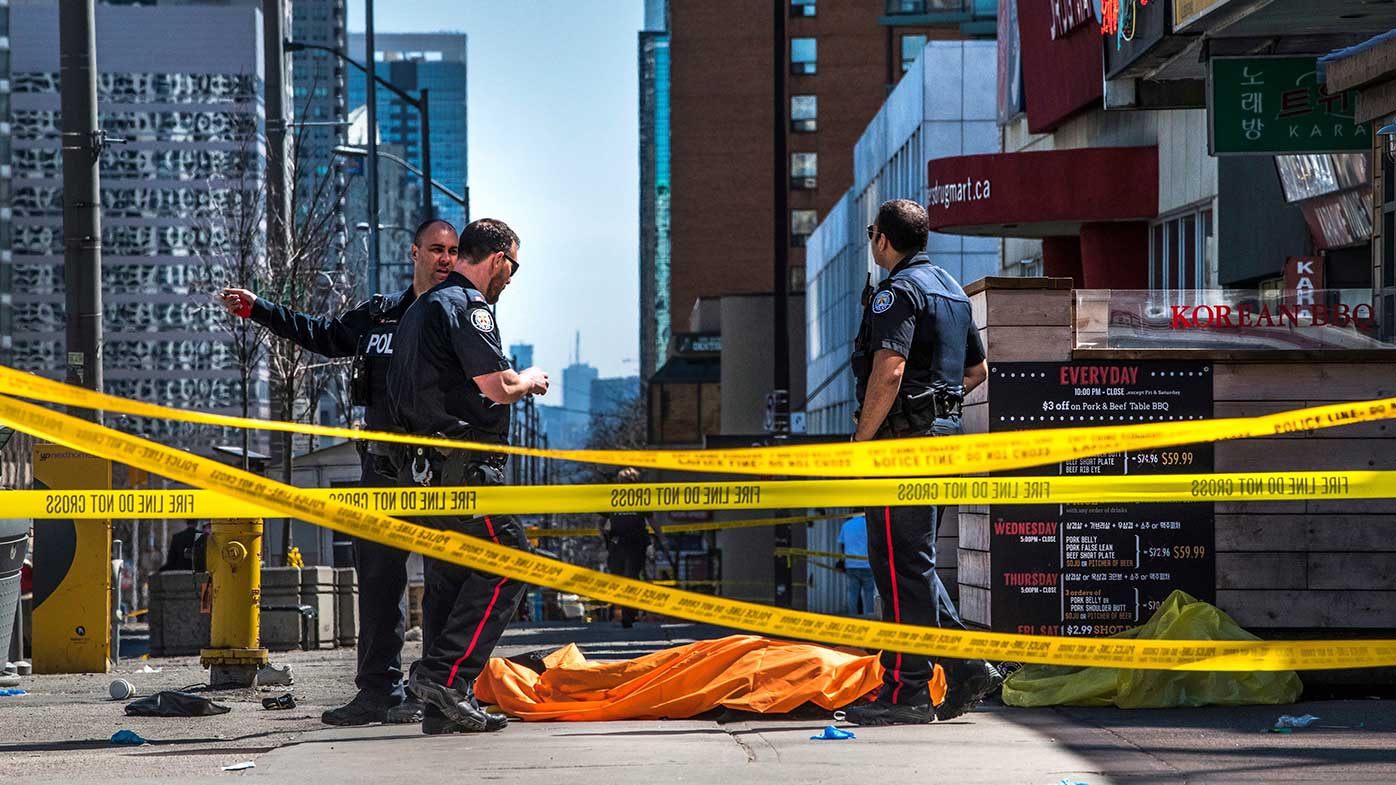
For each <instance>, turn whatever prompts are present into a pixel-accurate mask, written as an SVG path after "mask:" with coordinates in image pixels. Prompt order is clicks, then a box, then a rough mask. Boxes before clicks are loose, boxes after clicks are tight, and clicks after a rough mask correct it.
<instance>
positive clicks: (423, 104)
mask: <svg viewBox="0 0 1396 785" xmlns="http://www.w3.org/2000/svg"><path fill="white" fill-rule="evenodd" d="M429 92H430V91H429V90H427V89H426V88H423V89H422V90H420V91H418V93H417V108H418V109H420V110H421V111H422V220H423V221H429V220H431V219H433V218H435V217H436V209H435V207H433V205H432V198H431V110H430V109H428V108H427V94H428V93H429Z"/></svg>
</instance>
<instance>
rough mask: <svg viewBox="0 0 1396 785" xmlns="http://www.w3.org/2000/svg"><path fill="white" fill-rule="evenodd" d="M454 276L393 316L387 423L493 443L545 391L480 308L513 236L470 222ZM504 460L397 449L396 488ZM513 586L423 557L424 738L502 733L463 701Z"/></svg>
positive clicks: (482, 481)
mask: <svg viewBox="0 0 1396 785" xmlns="http://www.w3.org/2000/svg"><path fill="white" fill-rule="evenodd" d="M460 246H461V253H460V259H459V260H458V262H457V263H456V267H455V270H454V271H453V272H452V273H451V274H450V275H449V276H447V278H446V280H444V281H442V282H441V283H439V284H437V285H436V287H434V288H433V289H432V290H431V291H429V292H427V293H426V294H423V295H422V296H421V297H420V298H419V299H418V300H417V303H416V304H415V305H413V306H412V308H411V309H409V310H408V311H407V313H406V314H405V315H404V316H403V318H402V324H401V325H399V327H398V332H397V336H398V337H397V342H398V346H397V351H395V352H394V353H393V359H392V362H391V364H390V366H389V372H388V395H389V400H390V408H391V412H392V417H393V420H394V422H395V423H396V424H397V425H398V427H399V428H401V429H402V430H403V431H405V432H407V433H411V434H416V435H421V436H441V437H445V438H448V439H459V440H468V441H473V442H485V443H495V444H505V443H507V441H508V434H509V413H510V408H511V404H513V403H514V402H515V401H518V400H520V399H522V398H523V397H524V396H527V395H543V394H545V393H547V391H548V374H546V373H544V372H543V371H541V370H539V369H538V368H526V369H524V370H522V371H517V372H516V371H515V370H514V369H513V368H512V367H511V363H510V361H509V359H508V358H507V357H505V355H504V349H503V344H502V342H501V340H500V337H499V326H498V324H497V323H496V322H495V317H494V312H493V309H492V308H491V307H490V306H492V305H494V304H495V303H496V302H497V301H498V300H499V296H500V293H501V292H503V291H504V287H506V286H508V285H509V280H510V278H512V276H513V274H514V272H515V271H516V270H517V269H518V266H519V262H518V258H519V238H518V236H517V235H516V234H514V231H513V230H512V229H510V228H509V226H508V225H507V224H505V223H504V222H503V221H499V220H495V219H492V218H482V219H480V220H478V221H475V222H473V223H471V224H470V225H469V226H467V227H465V230H464V231H463V232H461V237H460ZM504 463H505V456H504V455H503V454H501V453H494V452H488V451H481V452H475V451H467V450H444V451H443V450H438V449H435V448H430V447H410V448H404V449H403V450H401V451H400V452H399V453H398V458H397V466H398V481H399V483H400V484H402V485H404V486H415V485H430V486H447V487H450V486H461V485H500V484H503V482H504V473H503V471H502V470H503V468H504ZM419 523H420V524H421V525H423V526H431V527H435V528H438V529H447V530H453V531H459V532H464V533H466V534H470V535H472V536H475V537H480V538H482V539H488V540H492V541H493V542H496V543H500V544H503V545H508V546H510V547H514V548H519V549H522V550H528V549H529V544H528V539H527V538H526V537H525V536H524V528H523V525H522V524H520V523H519V521H518V520H517V519H515V518H514V517H513V516H510V515H486V516H482V517H479V518H460V517H450V516H443V517H431V518H423V519H421V520H420V521H419ZM524 588H525V586H524V584H522V583H519V582H518V581H511V580H508V579H505V578H501V577H499V576H498V575H491V574H489V573H484V572H477V571H475V570H472V569H470V568H468V567H463V566H461V565H458V564H453V563H451V562H447V561H439V560H436V559H427V560H426V593H425V596H424V597H423V598H422V633H423V637H424V639H426V640H428V641H429V643H427V644H425V645H424V646H423V650H422V658H421V659H420V660H418V661H417V662H416V663H414V664H413V666H412V673H411V676H410V678H409V681H408V688H409V689H410V690H412V692H414V693H416V695H417V697H419V698H421V699H422V701H423V702H424V703H425V704H426V709H425V716H424V719H423V721H422V731H423V732H424V733H472V732H482V731H497V730H501V729H503V728H504V727H505V726H506V725H507V724H508V721H507V720H506V718H504V717H503V716H500V715H494V714H487V713H485V712H484V711H483V710H482V709H481V708H480V706H479V704H478V703H477V702H476V700H475V677H476V676H478V675H479V674H480V671H481V670H483V669H484V667H485V663H486V662H487V661H488V660H489V657H490V653H491V652H492V651H493V650H494V647H495V644H496V643H498V641H499V637H500V635H502V634H503V633H504V628H505V626H507V625H508V623H509V620H510V619H511V618H513V615H514V611H515V610H516V609H517V607H518V604H519V600H520V598H521V597H522V596H523V591H524Z"/></svg>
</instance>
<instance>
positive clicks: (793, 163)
mask: <svg viewBox="0 0 1396 785" xmlns="http://www.w3.org/2000/svg"><path fill="white" fill-rule="evenodd" d="M818 186H819V153H791V154H790V187H791V188H803V189H809V190H813V189H814V188H817V187H818Z"/></svg>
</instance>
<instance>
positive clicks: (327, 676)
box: [0, 623, 1396, 785]
mask: <svg viewBox="0 0 1396 785" xmlns="http://www.w3.org/2000/svg"><path fill="white" fill-rule="evenodd" d="M632 633H633V634H632ZM722 633H723V631H722V630H718V629H715V628H705V627H700V626H697V625H690V624H666V625H659V624H646V623H642V624H640V625H638V626H637V627H636V628H635V629H634V630H633V631H625V634H624V635H622V630H620V629H618V628H615V627H611V626H607V625H580V626H578V625H562V624H552V625H547V626H533V627H518V628H515V629H513V630H511V631H510V633H509V634H508V636H507V637H506V639H505V644H504V646H503V647H501V649H500V653H501V654H505V655H511V654H517V653H521V652H525V651H531V650H534V649H539V648H551V647H554V646H557V645H560V644H562V643H566V642H577V643H578V644H579V645H581V646H582V648H583V649H584V650H585V651H586V652H587V654H588V656H590V657H594V658H597V657H604V658H622V657H630V656H635V655H637V654H641V653H645V652H648V651H653V650H655V649H657V648H662V647H666V646H670V645H675V644H681V643H685V642H688V641H691V640H693V639H695V638H699V637H710V636H714V635H720V634H722ZM410 653H411V654H412V655H415V651H412V652H410ZM280 660H281V661H282V662H290V663H292V664H293V666H294V667H295V673H296V685H295V687H294V690H293V691H294V694H295V695H296V698H297V701H298V702H299V705H298V707H297V708H296V709H294V710H291V711H285V712H270V711H265V710H263V709H262V708H261V705H260V699H261V697H262V696H263V695H265V694H271V693H269V692H264V693H257V692H256V691H246V692H223V693H219V694H218V696H217V699H218V700H219V701H220V702H222V703H225V704H227V705H230V706H231V707H232V712H230V713H229V714H225V715H221V716H217V717H204V718H196V719H187V720H173V719H143V718H128V717H125V716H124V715H123V714H122V711H121V707H122V704H121V703H118V702H114V701H110V700H106V699H105V695H106V685H107V683H108V682H109V681H110V680H111V678H113V677H114V676H115V675H118V674H111V675H105V676H98V675H89V676H44V677H30V678H27V679H26V680H25V684H24V686H25V688H26V689H28V690H30V691H31V694H30V695H27V696H23V697H18V698H0V782H5V783H9V782H23V783H74V784H75V785H81V784H83V783H102V785H118V784H120V783H137V782H145V781H148V780H158V781H160V782H162V783H166V782H168V783H180V782H209V781H218V782H222V781H227V780H229V779H230V778H234V777H243V778H251V779H255V780H256V781H258V782H274V783H282V782H285V783H292V782H294V783H305V784H306V785H317V784H318V783H333V785H353V784H354V783H381V782H385V781H389V780H391V781H399V780H401V781H406V782H414V783H415V782H455V781H459V780H460V779H461V778H462V777H470V778H479V779H482V780H486V781H502V782H511V783H523V784H524V785H530V784H533V783H537V784H538V785H543V784H544V783H546V784H547V785H554V783H567V784H568V785H585V784H586V783H602V784H604V785H623V784H624V783H631V782H635V783H642V782H643V783H653V782H685V783H721V784H722V785H730V784H731V783H736V782H798V783H819V782H849V781H851V780H855V779H856V778H858V777H867V776H868V773H869V772H873V773H874V774H873V776H876V777H878V778H880V779H884V780H886V781H889V782H902V781H912V780H919V781H928V782H952V783H986V785H987V784H988V783H1022V784H1023V785H1057V784H1058V783H1060V782H1061V781H1062V780H1067V781H1069V782H1072V783H1078V782H1081V783H1089V785H1102V784H1103V783H1130V784H1131V785H1154V784H1157V785H1173V784H1174V783H1231V782H1248V783H1272V782H1276V783H1391V782H1393V781H1396V711H1392V703H1391V702H1390V701H1379V700H1346V701H1326V702H1319V703H1304V704H1300V705H1297V706H1278V707H1249V708H1230V709H1189V710H1163V711H1120V710H1115V709H1041V710H1022V709H1009V708H1005V707H1002V706H997V705H992V706H987V707H985V708H984V709H982V710H981V711H979V712H976V713H974V714H972V715H969V716H967V717H965V718H962V719H960V720H957V721H954V722H948V723H944V724H937V725H928V726H924V727H897V728H871V729H860V730H857V731H856V733H857V734H858V738H857V739H855V740H851V741H839V742H828V741H811V740H810V739H809V737H810V736H811V735H814V734H815V733H817V732H818V731H819V730H820V729H821V728H822V727H823V725H824V724H826V722H827V721H828V720H824V719H821V718H818V717H810V718H801V719H790V718H772V719H769V720H762V721H755V722H732V723H726V724H719V723H717V722H715V721H711V720H702V721H699V720H680V721H667V722H612V723H594V724H592V723H589V724H580V723H515V724H514V725H511V726H510V728H509V729H508V730H506V731H504V732H502V733H498V734H492V735H489V736H451V737H426V736H423V735H422V734H421V733H420V732H419V729H418V728H417V727H416V726H408V727H395V726H371V727H363V728H349V729H339V728H326V727H325V726H323V725H321V724H320V723H319V715H320V712H321V711H323V710H324V708H326V707H329V706H331V705H333V704H334V703H335V702H336V701H338V700H341V699H343V698H345V697H347V696H348V694H349V691H348V688H347V685H348V684H349V680H350V674H351V672H352V655H351V652H348V651H345V650H336V651H321V652H298V653H295V654H293V655H290V656H283V657H281V658H280ZM142 664H143V663H140V662H136V661H128V662H126V663H124V664H123V665H122V667H121V668H120V669H119V675H122V676H124V677H126V678H128V679H130V680H131V681H132V682H134V683H135V684H136V685H137V687H138V689H139V690H140V691H141V692H143V693H149V692H152V691H155V690H159V689H171V688H179V687H184V686H188V685H190V684H195V683H198V682H200V681H201V680H202V674H201V672H200V671H199V669H198V668H197V663H196V662H195V661H194V660H193V659H192V658H172V659H165V660H154V661H151V664H152V666H153V667H159V668H161V672H160V673H158V674H151V673H132V671H136V670H138V669H139V668H140V667H141V666H142ZM272 692H275V691H272ZM1304 713H1312V714H1316V715H1319V716H1321V717H1323V721H1324V723H1325V724H1331V725H1350V726H1357V725H1359V724H1363V725H1364V727H1361V728H1353V729H1311V730H1301V731H1295V732H1294V733H1292V734H1287V735H1276V734H1265V733H1262V732H1261V730H1262V729H1263V728H1264V727H1266V726H1267V725H1269V724H1270V723H1271V722H1272V721H1273V720H1274V718H1276V717H1278V716H1279V715H1280V714H1304ZM801 716H802V717H805V716H806V715H801ZM123 728H125V729H130V730H134V731H136V732H137V733H139V734H141V735H142V736H143V737H145V738H146V739H148V740H150V741H151V744H149V745H147V746H143V747H134V748H133V747H115V746H112V745H111V744H109V742H108V741H107V740H108V739H109V738H110V736H111V734H112V733H114V732H116V731H117V730H121V729H123ZM242 761H252V762H254V763H255V764H256V766H255V768H253V769H250V770H247V771H244V772H239V773H230V772H226V773H225V772H223V771H222V767H223V766H227V765H230V764H234V763H238V762H242Z"/></svg>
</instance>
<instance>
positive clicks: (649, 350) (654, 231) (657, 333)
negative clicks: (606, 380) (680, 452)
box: [639, 0, 673, 380]
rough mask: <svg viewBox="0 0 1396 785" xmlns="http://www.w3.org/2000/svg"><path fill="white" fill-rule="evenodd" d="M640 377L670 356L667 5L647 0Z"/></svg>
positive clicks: (642, 54) (642, 56) (642, 55)
mask: <svg viewBox="0 0 1396 785" xmlns="http://www.w3.org/2000/svg"><path fill="white" fill-rule="evenodd" d="M639 64H640V378H641V379H644V380H648V379H649V378H650V377H651V376H653V375H654V372H655V371H656V370H658V369H659V365H660V364H661V363H663V361H664V360H665V359H666V358H667V356H668V349H669V337H670V334H671V331H672V330H671V324H672V317H673V315H672V313H671V311H670V310H669V256H670V254H669V2H668V0H645V29H644V30H641V31H640V42H639Z"/></svg>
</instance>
